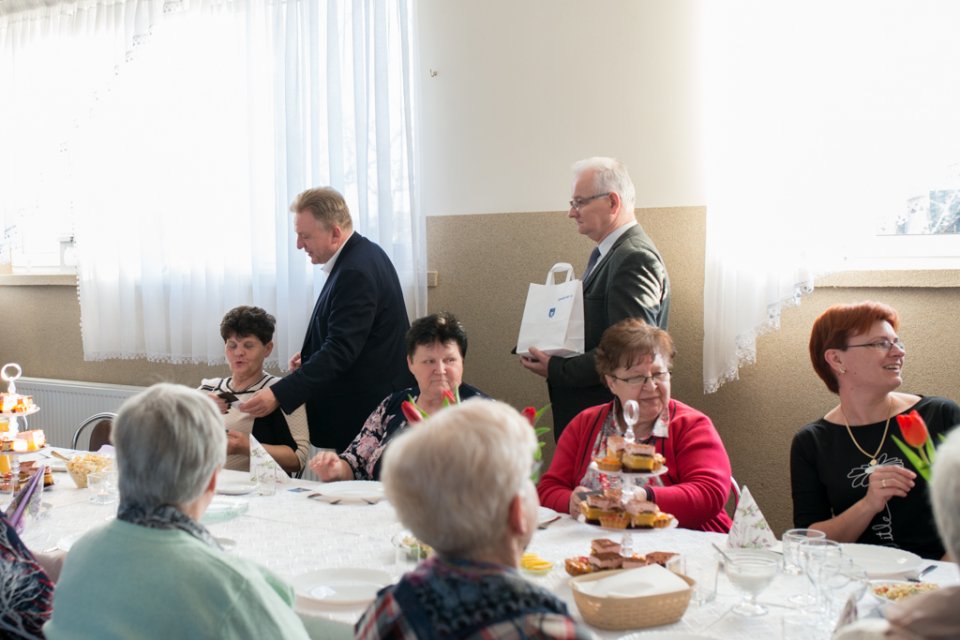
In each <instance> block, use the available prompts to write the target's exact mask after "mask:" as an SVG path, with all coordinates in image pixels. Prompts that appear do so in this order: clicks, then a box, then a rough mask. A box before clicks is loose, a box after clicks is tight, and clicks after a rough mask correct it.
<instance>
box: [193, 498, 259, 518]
mask: <svg viewBox="0 0 960 640" xmlns="http://www.w3.org/2000/svg"><path fill="white" fill-rule="evenodd" d="M249 507H250V503H249V502H247V501H246V500H242V499H240V498H225V497H223V496H214V497H213V500H211V501H210V506H209V507H207V510H206V511H205V512H204V514H203V517H201V518H200V522H202V523H203V524H214V523H217V522H226V521H227V520H233V519H234V518H236V517H237V516H240V515H243V514H244V513H246V512H247V509H248V508H249Z"/></svg>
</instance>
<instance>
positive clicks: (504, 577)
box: [354, 400, 593, 640]
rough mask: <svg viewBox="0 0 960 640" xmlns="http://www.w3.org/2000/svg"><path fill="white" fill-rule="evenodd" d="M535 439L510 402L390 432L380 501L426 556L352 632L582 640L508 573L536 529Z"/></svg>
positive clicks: (562, 614)
mask: <svg viewBox="0 0 960 640" xmlns="http://www.w3.org/2000/svg"><path fill="white" fill-rule="evenodd" d="M536 446H537V444H536V439H535V438H534V435H533V430H532V429H531V428H530V423H529V422H527V420H526V419H525V418H523V417H522V416H521V415H520V414H519V413H517V412H516V410H514V409H513V408H511V407H510V406H508V405H506V404H504V403H502V402H495V401H492V400H486V401H480V400H470V401H468V402H465V403H463V404H462V405H459V406H456V407H451V408H449V409H446V410H445V411H442V412H441V413H439V414H437V415H435V416H432V417H430V418H428V419H427V420H426V421H425V422H423V423H422V424H419V425H417V428H416V429H410V430H409V431H408V432H407V433H405V434H404V435H402V436H401V437H399V438H397V439H396V441H395V442H394V443H393V444H391V445H390V448H389V449H388V450H387V452H386V455H385V456H384V458H385V460H384V465H383V484H384V490H385V492H386V496H387V499H388V500H389V501H390V504H392V505H393V507H394V509H396V512H397V516H398V517H399V518H400V521H401V522H402V523H403V525H404V526H405V527H407V528H408V529H410V531H411V532H412V533H413V535H414V536H416V537H417V539H419V540H420V541H422V542H423V543H425V544H427V545H429V546H431V547H432V548H433V549H434V551H435V555H433V556H432V557H430V558H428V559H427V560H425V561H423V562H421V563H420V565H419V566H417V567H416V569H414V570H413V571H411V572H410V573H407V574H406V575H404V576H403V577H402V578H401V579H400V581H399V582H398V583H397V584H395V585H392V586H389V587H386V588H385V589H383V590H381V591H380V592H379V593H378V594H377V598H376V600H375V601H374V602H373V603H372V604H371V605H370V606H369V608H367V610H366V612H365V613H364V614H363V617H362V618H360V621H359V622H358V623H357V626H356V628H355V636H354V637H356V638H360V639H363V640H373V639H374V638H501V639H511V638H518V639H519V638H567V639H573V638H592V637H593V634H592V633H590V631H588V630H587V629H585V628H584V627H582V626H581V625H579V624H578V623H576V622H575V621H574V620H573V619H571V618H570V616H569V614H568V612H567V607H566V605H565V604H564V603H563V602H562V601H561V600H560V599H559V598H557V597H556V596H555V595H553V594H551V593H550V592H549V591H547V590H545V589H544V588H542V587H539V586H536V585H534V584H532V583H530V582H528V581H527V580H525V579H523V578H522V577H521V576H520V575H519V574H518V573H517V566H518V565H519V563H520V556H521V555H522V554H523V550H524V549H525V548H526V546H527V544H529V542H530V539H531V537H532V536H533V533H534V531H535V530H536V528H537V506H538V505H537V492H536V489H535V488H534V486H533V483H532V482H531V481H530V472H531V466H532V463H533V455H534V451H535V450H536Z"/></svg>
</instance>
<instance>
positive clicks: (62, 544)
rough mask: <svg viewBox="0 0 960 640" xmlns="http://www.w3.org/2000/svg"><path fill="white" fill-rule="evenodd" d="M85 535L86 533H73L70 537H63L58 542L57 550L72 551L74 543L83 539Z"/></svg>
mask: <svg viewBox="0 0 960 640" xmlns="http://www.w3.org/2000/svg"><path fill="white" fill-rule="evenodd" d="M85 533H86V531H81V532H79V533H72V534H70V535H69V536H63V537H62V538H60V539H59V540H58V541H57V548H58V549H60V550H62V551H70V547H72V546H73V543H75V542H76V541H77V540H79V539H80V538H82V537H83V534H85Z"/></svg>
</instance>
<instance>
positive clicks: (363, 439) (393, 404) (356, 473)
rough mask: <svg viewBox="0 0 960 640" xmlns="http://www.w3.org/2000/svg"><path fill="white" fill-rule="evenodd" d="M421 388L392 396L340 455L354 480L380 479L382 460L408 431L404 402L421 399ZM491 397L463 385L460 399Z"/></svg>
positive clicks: (371, 415) (399, 392)
mask: <svg viewBox="0 0 960 640" xmlns="http://www.w3.org/2000/svg"><path fill="white" fill-rule="evenodd" d="M419 395H420V389H419V388H417V387H410V388H409V389H404V390H403V391H397V392H396V393H394V394H393V395H389V396H387V397H386V399H384V401H383V402H381V403H380V406H378V407H377V408H376V409H375V410H374V412H373V413H371V414H370V417H369V418H367V421H366V422H365V423H363V429H361V430H360V433H358V434H357V437H356V438H354V439H353V442H351V443H350V446H348V447H347V448H346V450H344V452H343V453H341V454H340V459H341V460H343V461H344V462H346V463H347V464H348V465H350V468H351V469H353V477H354V478H356V479H357V480H379V479H380V457H381V456H382V455H383V450H384V449H385V448H386V446H387V444H389V442H390V439H391V438H393V437H394V436H396V435H397V434H398V433H401V432H403V430H404V429H406V428H407V426H408V425H407V419H406V418H404V417H403V411H401V409H400V405H401V404H403V401H404V400H409V399H410V398H417V397H418V396H419ZM473 397H478V398H488V399H489V396H487V395H486V394H485V393H483V392H482V391H480V390H479V389H477V388H476V387H472V386H470V385H469V384H461V385H460V400H461V401H462V400H467V399H469V398H473Z"/></svg>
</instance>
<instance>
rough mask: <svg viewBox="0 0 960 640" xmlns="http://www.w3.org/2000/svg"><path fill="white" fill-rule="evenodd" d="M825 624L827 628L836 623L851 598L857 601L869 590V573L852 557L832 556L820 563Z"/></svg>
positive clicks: (819, 581)
mask: <svg viewBox="0 0 960 640" xmlns="http://www.w3.org/2000/svg"><path fill="white" fill-rule="evenodd" d="M817 582H818V583H819V585H820V597H821V606H822V609H823V615H824V621H823V625H824V627H826V628H827V629H830V628H831V627H833V625H835V624H836V622H837V619H838V618H839V617H840V614H841V612H842V611H843V608H844V606H845V605H846V604H847V601H848V600H850V599H851V598H852V599H853V601H854V602H855V603H856V602H857V601H858V600H860V598H861V597H863V594H864V592H865V591H866V590H867V583H868V578H867V573H866V571H864V570H863V567H861V566H860V565H858V564H857V563H856V562H854V561H853V559H851V558H844V557H843V556H840V557H839V558H831V559H829V560H825V561H823V562H822V563H821V564H820V571H819V579H818V581H817Z"/></svg>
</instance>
